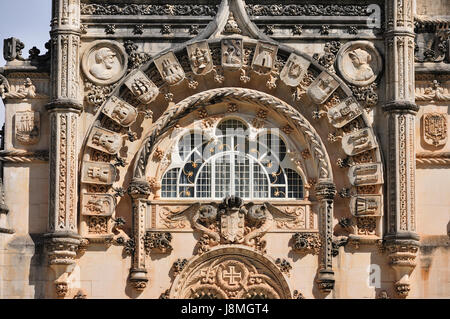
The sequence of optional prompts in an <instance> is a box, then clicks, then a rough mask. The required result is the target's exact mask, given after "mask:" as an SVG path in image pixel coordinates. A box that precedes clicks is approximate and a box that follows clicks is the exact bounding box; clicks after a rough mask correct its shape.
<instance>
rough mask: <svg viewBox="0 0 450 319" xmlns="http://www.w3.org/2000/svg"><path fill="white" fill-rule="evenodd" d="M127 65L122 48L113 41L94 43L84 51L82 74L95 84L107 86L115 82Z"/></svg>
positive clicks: (123, 72)
mask: <svg viewBox="0 0 450 319" xmlns="http://www.w3.org/2000/svg"><path fill="white" fill-rule="evenodd" d="M127 65H128V61H127V55H126V53H125V50H124V48H123V47H122V46H121V45H120V44H119V43H117V42H115V41H95V42H93V43H92V44H91V45H90V46H89V47H88V48H87V50H86V51H85V53H84V56H83V61H82V67H83V72H84V74H85V75H86V77H87V78H88V79H89V80H90V81H92V82H93V83H95V84H98V85H109V84H112V83H115V82H117V81H118V80H119V79H120V78H121V77H122V76H123V75H124V74H125V72H126V69H127Z"/></svg>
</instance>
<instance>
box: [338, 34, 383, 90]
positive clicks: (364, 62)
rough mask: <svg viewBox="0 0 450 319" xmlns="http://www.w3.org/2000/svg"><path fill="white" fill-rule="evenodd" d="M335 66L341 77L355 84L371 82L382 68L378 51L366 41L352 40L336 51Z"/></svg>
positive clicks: (360, 84) (361, 84)
mask: <svg viewBox="0 0 450 319" xmlns="http://www.w3.org/2000/svg"><path fill="white" fill-rule="evenodd" d="M337 66H338V70H339V73H340V74H341V75H342V77H343V78H344V79H345V80H346V81H347V82H349V83H350V84H353V85H357V86H366V85H369V84H371V83H373V82H374V81H375V80H376V79H377V78H378V76H379V74H380V73H381V70H382V68H383V64H382V59H381V56H380V53H379V52H378V50H377V49H376V48H375V46H374V45H373V43H370V42H368V41H354V42H349V43H347V44H346V45H344V46H343V47H342V48H341V50H340V51H339V53H338V59H337Z"/></svg>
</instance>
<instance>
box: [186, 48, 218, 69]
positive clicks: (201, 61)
mask: <svg viewBox="0 0 450 319" xmlns="http://www.w3.org/2000/svg"><path fill="white" fill-rule="evenodd" d="M186 49H187V52H188V55H189V61H190V63H191V69H192V72H194V74H196V75H204V74H206V73H208V72H211V71H212V69H213V67H214V64H213V62H212V56H211V51H210V49H209V46H208V42H206V41H202V42H198V43H194V44H191V45H188V46H187V47H186Z"/></svg>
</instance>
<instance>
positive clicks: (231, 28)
mask: <svg viewBox="0 0 450 319" xmlns="http://www.w3.org/2000/svg"><path fill="white" fill-rule="evenodd" d="M223 33H224V34H241V33H242V30H241V29H240V28H239V25H238V23H237V22H236V19H235V18H234V14H233V12H230V15H229V16H228V20H227V24H225V27H224V29H223Z"/></svg>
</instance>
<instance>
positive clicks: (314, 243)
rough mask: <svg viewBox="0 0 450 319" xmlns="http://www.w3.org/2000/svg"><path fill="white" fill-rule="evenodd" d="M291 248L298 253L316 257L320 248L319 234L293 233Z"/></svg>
mask: <svg viewBox="0 0 450 319" xmlns="http://www.w3.org/2000/svg"><path fill="white" fill-rule="evenodd" d="M292 241H293V245H292V248H293V249H294V250H295V251H297V252H300V253H305V254H313V255H318V254H319V253H320V249H321V247H322V242H321V240H320V234H319V233H295V234H294V235H293V236H292Z"/></svg>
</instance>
